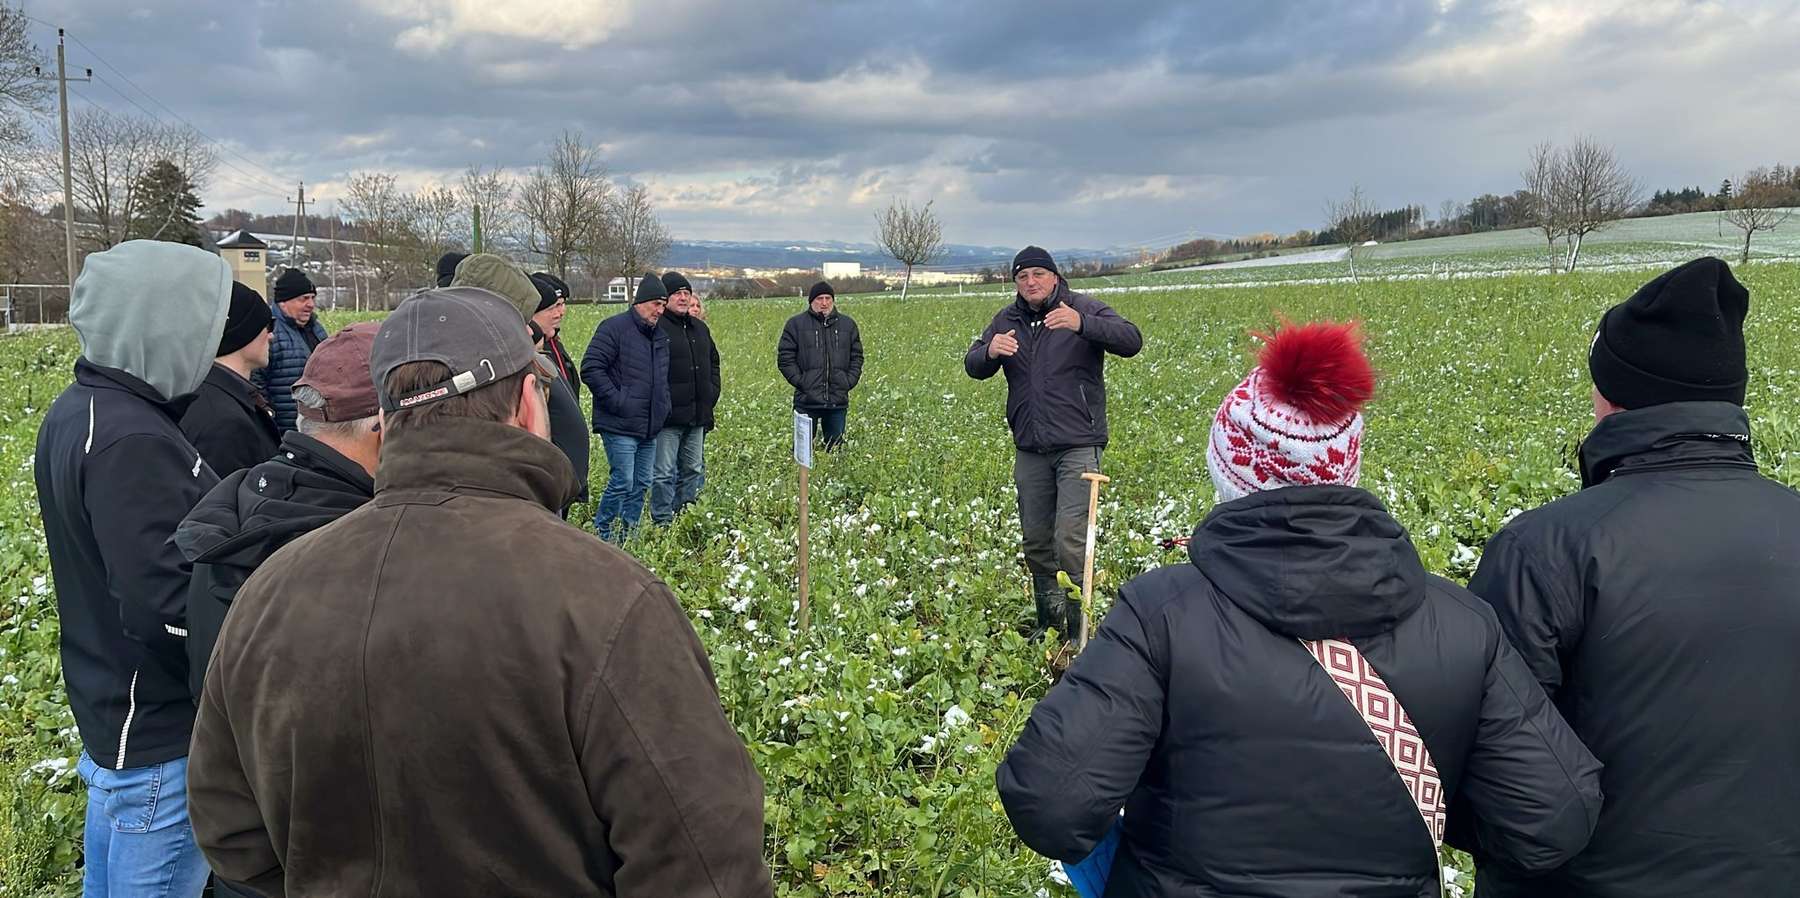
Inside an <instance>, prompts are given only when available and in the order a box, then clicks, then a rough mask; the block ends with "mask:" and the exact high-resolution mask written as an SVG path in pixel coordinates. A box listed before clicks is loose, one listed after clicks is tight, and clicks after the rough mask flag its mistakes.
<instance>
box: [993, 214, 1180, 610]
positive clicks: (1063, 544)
mask: <svg viewBox="0 0 1800 898" xmlns="http://www.w3.org/2000/svg"><path fill="white" fill-rule="evenodd" d="M1012 271H1013V283H1014V284H1015V285H1016V286H1017V287H1018V295H1017V296H1016V297H1014V299H1013V301H1012V302H1011V303H1010V304H1008V305H1007V306H1006V307H1005V308H1003V309H1001V310H1000V311H999V312H998V313H997V314H995V315H994V320H993V322H992V323H990V324H989V325H988V326H987V330H986V331H985V332H983V333H982V335H981V337H980V338H979V339H977V340H976V341H975V345H973V346H971V347H969V351H968V353H967V354H965V355H964V357H963V368H964V369H965V370H966V371H968V373H969V376H970V377H973V378H975V379H977V380H986V379H987V378H990V377H993V376H994V375H995V374H998V373H999V372H1001V371H1005V372H1006V422H1007V424H1008V425H1010V426H1011V427H1012V435H1013V443H1014V445H1015V446H1017V447H1018V452H1017V453H1016V454H1015V455H1014V457H1013V484H1014V485H1015V486H1016V487H1017V488H1018V491H1019V524H1020V526H1021V529H1022V530H1024V544H1025V566H1026V567H1028V568H1030V569H1031V582H1032V593H1033V596H1034V598H1035V599H1036V602H1037V626H1036V628H1035V629H1034V630H1033V633H1032V636H1033V638H1036V637H1038V636H1041V635H1043V633H1044V630H1045V629H1047V628H1050V627H1055V628H1056V630H1057V632H1059V633H1060V634H1062V638H1063V639H1064V640H1065V641H1067V640H1069V639H1072V638H1073V636H1072V635H1071V634H1073V633H1074V632H1075V627H1076V625H1077V624H1078V623H1079V622H1080V620H1081V603H1080V601H1078V600H1072V599H1070V598H1069V597H1068V595H1067V594H1066V593H1065V592H1063V589H1062V587H1061V586H1059V585H1058V584H1057V579H1056V572H1057V571H1058V570H1061V571H1065V572H1067V573H1068V575H1069V576H1070V577H1073V578H1078V577H1080V576H1081V568H1082V555H1083V550H1084V546H1083V537H1084V535H1085V528H1086V525H1087V499H1088V485H1087V482H1086V481H1084V480H1082V479H1081V475H1082V474H1084V473H1087V472H1089V471H1099V470H1100V452H1101V450H1103V449H1105V448H1106V440H1107V430H1106V376H1105V364H1106V353H1109V352H1110V353H1112V354H1113V355H1116V356H1119V357H1121V358H1130V357H1132V356H1134V355H1137V354H1138V351H1139V350H1141V349H1143V348H1144V337H1143V335H1142V334H1140V333H1139V332H1138V329H1137V325H1135V324H1132V323H1131V322H1129V321H1126V320H1125V319H1124V318H1122V317H1120V316H1119V313H1118V312H1115V311H1113V310H1112V307H1111V306H1108V305H1107V304H1106V303H1103V302H1101V301H1099V300H1097V299H1094V298H1093V297H1091V296H1088V295H1087V294H1085V293H1076V292H1075V291H1073V290H1070V289H1069V284H1068V282H1067V281H1064V280H1063V278H1062V275H1061V274H1060V273H1059V272H1057V270H1056V260H1054V259H1052V258H1051V257H1050V254H1049V253H1048V252H1045V251H1044V250H1043V249H1041V248H1039V247H1035V246H1028V247H1025V248H1024V249H1022V250H1020V251H1019V254H1018V255H1017V256H1015V257H1013V266H1012Z"/></svg>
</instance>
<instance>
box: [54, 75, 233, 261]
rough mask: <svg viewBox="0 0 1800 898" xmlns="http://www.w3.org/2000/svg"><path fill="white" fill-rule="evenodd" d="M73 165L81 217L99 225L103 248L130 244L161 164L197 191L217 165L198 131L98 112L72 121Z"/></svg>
mask: <svg viewBox="0 0 1800 898" xmlns="http://www.w3.org/2000/svg"><path fill="white" fill-rule="evenodd" d="M53 155H54V154H46V155H45V156H44V157H43V158H42V159H41V160H40V162H41V164H42V166H43V167H44V169H45V171H46V173H47V174H48V173H49V170H50V169H51V168H53V167H54V166H55V165H56V164H57V163H58V162H59V161H60V160H56V159H53V158H51V156H53ZM69 160H70V166H71V168H72V170H73V172H72V174H73V178H72V180H73V189H74V192H75V196H74V202H75V208H76V210H77V214H78V216H79V217H84V218H86V219H87V220H89V221H90V222H92V223H93V224H94V225H95V227H94V228H93V229H92V230H91V231H90V232H89V237H88V239H89V240H90V242H92V243H95V244H97V245H98V248H100V249H106V248H107V247H110V246H112V245H113V244H116V243H119V242H120V241H122V240H124V239H126V235H127V234H129V233H131V232H132V231H133V230H134V227H135V226H136V225H137V224H138V218H139V217H141V216H142V215H144V214H145V212H146V209H145V205H146V204H145V196H144V194H143V185H144V183H145V182H144V180H143V175H144V174H145V173H146V172H148V171H149V170H150V169H151V168H152V167H153V166H155V165H156V163H158V162H163V161H167V162H170V163H173V164H174V165H175V167H176V168H179V169H180V170H181V171H182V173H184V174H186V175H187V178H188V181H189V183H191V184H193V185H194V187H195V189H196V190H198V189H200V188H202V187H204V186H205V184H206V181H207V179H208V177H209V176H210V175H211V174H212V170H213V166H214V165H216V164H217V156H216V155H215V154H214V153H213V149H212V147H211V146H209V145H207V143H206V139H205V138H203V137H201V136H200V134H199V133H198V132H196V131H194V130H193V129H192V128H188V127H185V126H179V125H167V124H163V123H161V122H157V121H155V120H153V119H148V118H140V117H137V116H132V115H122V114H118V113H113V112H108V111H106V110H104V109H100V108H96V107H90V108H88V109H83V110H81V111H80V112H77V113H75V114H74V115H72V116H70V117H69ZM82 213H85V214H82Z"/></svg>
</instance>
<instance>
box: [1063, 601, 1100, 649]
mask: <svg viewBox="0 0 1800 898" xmlns="http://www.w3.org/2000/svg"><path fill="white" fill-rule="evenodd" d="M1062 617H1063V631H1062V638H1063V642H1074V641H1075V636H1076V634H1079V633H1080V632H1081V600H1080V599H1064V600H1063V615H1062ZM1088 638H1089V639H1093V638H1094V634H1092V633H1089V634H1088Z"/></svg>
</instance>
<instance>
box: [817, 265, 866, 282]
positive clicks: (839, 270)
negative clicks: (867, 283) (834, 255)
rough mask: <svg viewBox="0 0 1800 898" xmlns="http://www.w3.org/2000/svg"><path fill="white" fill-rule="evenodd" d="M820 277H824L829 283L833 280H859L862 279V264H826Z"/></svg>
mask: <svg viewBox="0 0 1800 898" xmlns="http://www.w3.org/2000/svg"><path fill="white" fill-rule="evenodd" d="M819 276H820V277H823V278H824V279H825V280H828V281H829V280H831V279H833V278H842V279H844V280H849V279H851V278H859V277H862V263H861V262H826V263H825V264H824V265H823V266H822V270H821V271H820V272H819Z"/></svg>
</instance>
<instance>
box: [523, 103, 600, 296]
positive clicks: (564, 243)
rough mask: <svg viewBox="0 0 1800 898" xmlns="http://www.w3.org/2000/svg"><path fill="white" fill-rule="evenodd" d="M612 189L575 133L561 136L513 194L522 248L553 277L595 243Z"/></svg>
mask: <svg viewBox="0 0 1800 898" xmlns="http://www.w3.org/2000/svg"><path fill="white" fill-rule="evenodd" d="M611 198H612V183H611V182H610V181H608V180H607V179H606V168H605V166H604V165H602V164H601V161H600V148H599V147H598V146H594V145H591V144H589V143H587V141H586V140H585V139H583V138H582V136H581V134H580V132H577V131H564V132H563V133H562V136H561V137H559V138H557V141H556V144H555V146H553V147H551V150H550V158H549V159H546V160H545V161H544V162H543V163H542V164H540V165H538V167H537V168H535V169H533V170H532V172H531V176H530V177H528V178H526V179H525V183H524V184H523V185H522V186H521V187H520V189H519V195H518V201H517V203H518V211H519V215H520V217H522V218H523V219H524V224H525V237H526V244H525V248H526V249H527V250H528V251H529V252H532V253H536V254H538V255H541V256H543V257H544V264H545V265H546V266H547V267H548V268H549V269H550V270H551V271H553V272H555V273H556V276H557V277H560V278H562V279H563V280H568V278H569V268H570V267H571V266H573V265H574V264H575V263H576V262H577V261H578V260H579V258H580V256H581V254H582V251H583V250H584V249H586V248H588V247H590V246H592V245H594V243H595V235H596V234H598V233H599V232H600V231H601V229H602V228H604V227H605V226H606V218H607V206H608V203H609V201H610V200H611Z"/></svg>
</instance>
